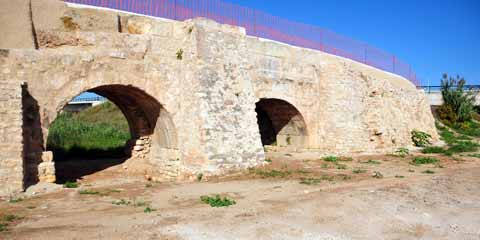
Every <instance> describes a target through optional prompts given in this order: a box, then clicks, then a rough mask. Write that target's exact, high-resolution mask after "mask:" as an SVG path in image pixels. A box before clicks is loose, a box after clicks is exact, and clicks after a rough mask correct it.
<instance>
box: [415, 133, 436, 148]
mask: <svg viewBox="0 0 480 240" xmlns="http://www.w3.org/2000/svg"><path fill="white" fill-rule="evenodd" d="M411 134H412V141H413V144H414V145H415V146H417V147H425V146H427V145H429V144H430V139H432V136H430V134H428V133H425V132H422V131H417V130H412V132H411Z"/></svg>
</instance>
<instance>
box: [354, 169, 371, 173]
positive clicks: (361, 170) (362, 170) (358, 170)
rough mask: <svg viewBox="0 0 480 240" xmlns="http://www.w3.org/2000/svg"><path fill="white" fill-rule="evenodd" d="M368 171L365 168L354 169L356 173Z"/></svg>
mask: <svg viewBox="0 0 480 240" xmlns="http://www.w3.org/2000/svg"><path fill="white" fill-rule="evenodd" d="M366 172H367V170H364V169H354V170H353V171H352V173H354V174H360V173H366Z"/></svg>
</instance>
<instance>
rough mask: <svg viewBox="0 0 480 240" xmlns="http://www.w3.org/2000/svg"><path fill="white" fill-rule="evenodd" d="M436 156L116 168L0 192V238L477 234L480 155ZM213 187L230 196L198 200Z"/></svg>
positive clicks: (474, 239) (281, 158)
mask: <svg viewBox="0 0 480 240" xmlns="http://www.w3.org/2000/svg"><path fill="white" fill-rule="evenodd" d="M437 157H438V158H439V159H441V161H440V163H439V164H429V165H421V166H415V165H412V164H410V162H411V158H412V156H408V157H406V158H400V157H394V156H359V157H354V158H353V160H350V159H342V160H346V161H338V162H336V163H334V162H326V161H324V160H320V159H319V158H316V157H312V156H306V155H302V154H293V155H292V154H286V155H285V154H280V153H273V154H269V158H270V159H272V163H271V164H270V165H268V166H265V167H263V168H260V169H250V170H249V171H245V172H243V173H237V174H232V175H231V176H228V177H222V178H215V177H210V178H206V177H204V178H202V180H201V182H195V183H183V184H166V183H152V182H148V181H146V180H144V179H142V178H138V177H129V176H128V175H127V174H123V173H122V171H123V170H124V169H123V168H122V166H113V167H109V168H106V169H105V170H103V171H101V172H97V173H94V174H93V175H89V176H86V177H85V178H84V179H83V180H82V181H81V183H80V186H79V188H75V189H67V188H63V187H62V186H60V185H58V186H54V185H53V186H52V185H44V186H42V185H39V186H35V187H34V188H32V189H29V190H28V191H27V192H26V193H25V195H28V196H26V197H25V199H23V200H21V201H18V199H16V198H14V199H10V200H13V201H8V200H9V199H5V200H3V201H2V202H1V203H0V219H1V218H3V219H4V221H7V220H5V219H6V217H5V216H8V215H10V216H15V217H14V219H10V220H9V221H7V222H6V223H8V226H6V230H4V231H2V232H0V239H45V240H47V239H48V240H54V239H61V240H65V239H135V240H141V239H172V240H173V239H195V240H196V239H209V240H211V239H312V240H313V239H315V240H316V239H332V240H333V239H402V240H404V239H455V240H456V239H459V240H467V239H471V240H478V239H480V159H475V158H469V157H461V158H446V157H441V156H437ZM369 160H371V161H369ZM427 170H430V171H431V172H430V173H427V172H425V171H427ZM375 172H377V173H376V174H375ZM373 175H376V176H377V177H373ZM382 176H383V177H382ZM43 188H45V189H47V190H48V191H47V193H45V189H43ZM80 190H89V191H90V193H93V194H80V192H79V191H80ZM215 194H221V195H223V196H228V197H230V198H231V199H234V200H235V201H236V204H235V205H232V206H230V207H224V208H213V207H210V206H209V205H207V204H204V203H202V202H201V201H200V196H202V195H215ZM31 195H33V196H31ZM122 200H123V201H122ZM147 208H148V209H147ZM150 210H151V212H150ZM2 216H3V217H2Z"/></svg>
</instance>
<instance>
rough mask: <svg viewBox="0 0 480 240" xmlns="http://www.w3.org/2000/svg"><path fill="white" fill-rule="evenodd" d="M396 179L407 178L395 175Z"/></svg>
mask: <svg viewBox="0 0 480 240" xmlns="http://www.w3.org/2000/svg"><path fill="white" fill-rule="evenodd" d="M395 178H405V176H402V175H395Z"/></svg>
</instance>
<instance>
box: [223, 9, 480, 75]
mask: <svg viewBox="0 0 480 240" xmlns="http://www.w3.org/2000/svg"><path fill="white" fill-rule="evenodd" d="M226 1H228V2H232V3H236V4H239V5H242V6H247V7H252V8H256V9H259V10H262V11H264V12H268V13H270V14H272V15H276V16H279V17H282V18H287V19H290V20H294V21H298V22H303V23H308V24H312V25H316V26H320V27H323V28H327V29H329V30H332V31H334V32H337V33H340V34H342V35H345V36H348V37H351V38H354V39H357V40H361V41H363V42H366V43H368V44H370V45H372V46H375V47H378V48H380V49H383V50H385V51H387V52H390V53H392V54H394V55H396V56H397V57H399V58H400V59H402V60H403V61H404V62H407V63H409V64H411V65H412V67H413V69H414V70H415V71H416V72H417V75H418V76H419V77H420V78H421V80H422V84H423V85H427V83H428V82H429V83H430V85H437V84H439V82H440V78H441V75H442V73H444V72H446V73H449V74H451V75H456V74H459V75H461V76H464V77H465V78H466V79H467V83H469V84H480V61H479V59H480V0H437V1H433V0H383V1H382V0H363V1H362V0H297V1H291V0H274V1H273V0H270V1H258V0H226Z"/></svg>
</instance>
